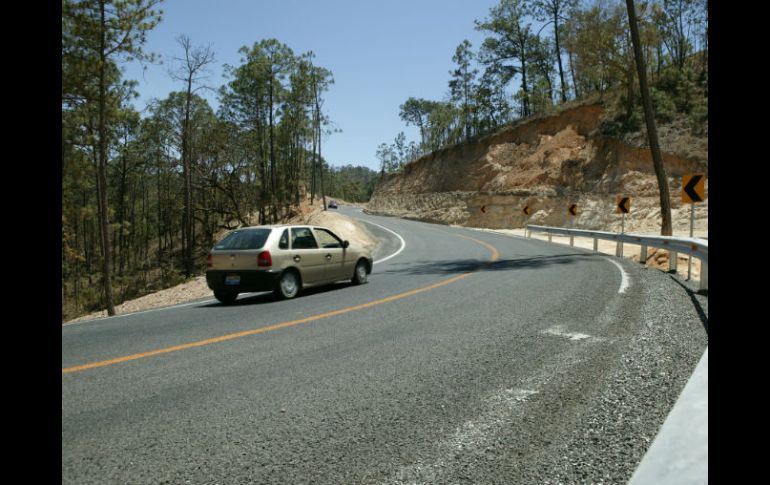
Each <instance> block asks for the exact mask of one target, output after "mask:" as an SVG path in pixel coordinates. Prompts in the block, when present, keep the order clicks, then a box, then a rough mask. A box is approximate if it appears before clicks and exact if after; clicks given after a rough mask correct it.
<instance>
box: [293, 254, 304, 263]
mask: <svg viewBox="0 0 770 485" xmlns="http://www.w3.org/2000/svg"><path fill="white" fill-rule="evenodd" d="M300 259H302V258H301V257H300V255H299V254H298V255H296V256H294V262H295V263H299V260H300Z"/></svg>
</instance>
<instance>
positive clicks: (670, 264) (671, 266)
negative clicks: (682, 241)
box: [668, 251, 678, 273]
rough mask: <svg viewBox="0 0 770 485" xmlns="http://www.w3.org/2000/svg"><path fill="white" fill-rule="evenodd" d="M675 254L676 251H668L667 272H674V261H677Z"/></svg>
mask: <svg viewBox="0 0 770 485" xmlns="http://www.w3.org/2000/svg"><path fill="white" fill-rule="evenodd" d="M677 258H678V256H677V254H676V251H669V252H668V270H669V272H672V273H674V272H676V262H677Z"/></svg>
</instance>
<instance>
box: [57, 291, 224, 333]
mask: <svg viewBox="0 0 770 485" xmlns="http://www.w3.org/2000/svg"><path fill="white" fill-rule="evenodd" d="M213 301H216V300H215V299H213V298H212V299H210V300H203V301H193V302H190V303H179V304H177V305H171V306H164V307H160V308H150V309H148V310H142V311H138V312H131V313H122V314H120V315H112V316H109V317H98V318H92V319H91V320H81V321H79V322H70V323H63V324H62V327H68V326H70V325H78V324H80V323H93V322H101V321H103V320H109V319H111V318H120V317H130V316H132V315H139V314H142V313H149V312H157V311H160V310H171V309H172V308H180V307H183V306H190V305H202V304H204V303H211V302H213Z"/></svg>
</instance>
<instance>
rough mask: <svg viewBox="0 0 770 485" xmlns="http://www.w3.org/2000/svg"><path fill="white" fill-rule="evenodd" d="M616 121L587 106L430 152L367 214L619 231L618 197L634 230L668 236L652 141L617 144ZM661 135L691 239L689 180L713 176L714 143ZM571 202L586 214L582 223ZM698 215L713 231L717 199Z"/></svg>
mask: <svg viewBox="0 0 770 485" xmlns="http://www.w3.org/2000/svg"><path fill="white" fill-rule="evenodd" d="M607 118H608V114H607V112H606V110H605V107H604V106H603V105H602V104H601V103H591V104H583V105H577V106H572V107H568V108H566V109H564V110H562V111H561V112H559V113H557V114H554V115H549V116H539V117H536V118H530V119H527V120H522V121H520V122H518V123H515V124H512V125H508V126H505V127H503V128H501V129H499V130H498V131H496V132H495V133H493V134H490V135H487V136H483V137H480V138H478V139H475V140H473V139H472V140H470V141H469V142H466V143H461V144H457V145H454V146H451V147H448V148H445V149H442V150H439V151H436V152H433V153H430V154H428V155H426V156H424V157H422V158H420V159H418V160H415V161H414V162H412V163H409V164H407V165H406V166H405V167H404V170H403V171H402V172H401V173H397V174H392V175H390V176H388V177H386V178H385V179H384V180H383V181H382V182H381V183H380V184H379V185H378V186H377V188H376V189H375V192H374V194H373V195H372V198H371V200H370V202H369V204H368V208H367V211H368V212H371V213H374V214H382V215H393V216H399V217H405V218H411V219H417V220H423V221H429V222H438V223H443V224H457V225H463V226H473V227H485V228H518V227H523V226H524V225H525V224H544V225H553V226H574V227H577V228H585V229H605V230H619V229H620V220H621V217H620V215H617V214H615V197H616V196H618V195H622V196H624V197H631V198H632V202H631V212H630V214H627V215H626V231H639V232H651V233H659V232H660V202H659V196H658V184H657V179H656V178H655V173H654V169H653V164H652V157H651V154H650V151H649V149H647V148H646V147H645V146H644V143H645V140H646V137H645V136H644V133H643V132H642V133H631V134H627V135H626V136H624V137H623V138H622V139H620V138H616V137H610V136H608V135H606V134H605V133H606V131H607V130H606V129H604V128H605V126H606V124H604V123H605V122H606V121H607ZM659 130H660V138H661V140H660V144H661V149H662V150H663V158H664V164H665V167H666V171H667V174H668V178H669V188H670V193H671V203H672V218H673V223H674V232H675V233H678V234H681V233H686V232H687V231H688V228H689V220H690V207H689V205H687V206H686V207H683V204H682V203H681V197H680V192H681V179H682V176H683V175H685V174H689V173H705V174H706V176H707V177H708V138H707V135H705V136H703V137H696V136H693V135H692V134H690V133H689V130H687V129H683V128H682V127H681V123H679V124H677V122H676V121H674V122H672V123H669V124H667V125H662V126H660V128H659ZM706 190H707V191H708V181H707V182H706ZM707 195H708V193H707ZM570 204H577V205H578V207H579V215H578V216H577V217H575V218H574V220H570V216H569V215H568V213H567V208H568V206H569V205H570ZM525 205H526V206H529V207H531V208H532V209H533V210H532V213H531V215H530V216H525V215H524V214H523V213H522V208H523V207H524V206H525ZM482 207H483V208H484V211H482V210H481V209H482ZM695 217H696V223H695V228H696V233H698V234H707V231H708V200H706V201H705V202H704V203H701V204H697V205H696V215H695Z"/></svg>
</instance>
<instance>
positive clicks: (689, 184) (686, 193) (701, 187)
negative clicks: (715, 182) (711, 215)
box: [682, 173, 706, 204]
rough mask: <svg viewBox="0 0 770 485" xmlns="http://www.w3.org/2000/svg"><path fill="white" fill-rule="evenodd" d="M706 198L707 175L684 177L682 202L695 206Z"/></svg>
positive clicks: (694, 174) (697, 174)
mask: <svg viewBox="0 0 770 485" xmlns="http://www.w3.org/2000/svg"><path fill="white" fill-rule="evenodd" d="M705 198H706V174H703V173H693V174H690V175H685V176H684V177H682V202H683V203H685V204H694V203H695V202H703V200H704V199H705Z"/></svg>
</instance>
